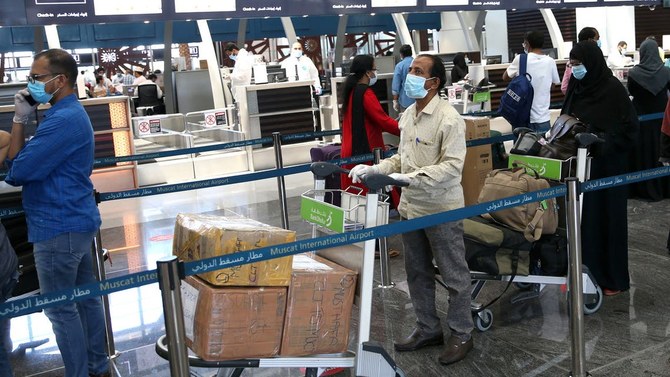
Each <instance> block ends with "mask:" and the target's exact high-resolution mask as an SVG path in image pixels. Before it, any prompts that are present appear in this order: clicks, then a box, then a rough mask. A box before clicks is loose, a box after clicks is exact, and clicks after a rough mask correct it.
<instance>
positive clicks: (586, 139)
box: [575, 132, 605, 148]
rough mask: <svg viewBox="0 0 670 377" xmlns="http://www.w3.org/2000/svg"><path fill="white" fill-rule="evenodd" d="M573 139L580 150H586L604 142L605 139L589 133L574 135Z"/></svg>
mask: <svg viewBox="0 0 670 377" xmlns="http://www.w3.org/2000/svg"><path fill="white" fill-rule="evenodd" d="M575 139H576V140H577V143H579V146H580V147H581V148H588V147H589V146H590V145H592V144H600V143H604V142H605V139H603V138H601V137H599V136H598V135H596V134H592V133H589V132H580V133H578V134H577V135H575Z"/></svg>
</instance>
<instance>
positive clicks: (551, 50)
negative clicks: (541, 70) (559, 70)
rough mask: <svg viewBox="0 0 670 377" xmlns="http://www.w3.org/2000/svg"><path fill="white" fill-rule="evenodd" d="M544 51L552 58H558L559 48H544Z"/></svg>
mask: <svg viewBox="0 0 670 377" xmlns="http://www.w3.org/2000/svg"><path fill="white" fill-rule="evenodd" d="M542 53H544V54H545V55H547V56H549V57H550V58H552V59H558V49H557V48H543V49H542Z"/></svg>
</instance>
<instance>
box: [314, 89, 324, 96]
mask: <svg viewBox="0 0 670 377" xmlns="http://www.w3.org/2000/svg"><path fill="white" fill-rule="evenodd" d="M321 93H323V89H321V88H315V89H314V94H316V95H317V96H320V95H321Z"/></svg>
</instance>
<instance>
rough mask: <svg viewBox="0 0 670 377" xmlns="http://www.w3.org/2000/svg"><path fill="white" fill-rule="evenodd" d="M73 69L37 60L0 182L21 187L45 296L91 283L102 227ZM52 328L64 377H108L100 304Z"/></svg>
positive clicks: (57, 53)
mask: <svg viewBox="0 0 670 377" xmlns="http://www.w3.org/2000/svg"><path fill="white" fill-rule="evenodd" d="M77 72H78V71H77V63H76V62H75V60H74V59H73V58H72V56H71V55H70V54H69V53H67V52H66V51H64V50H61V49H50V50H46V51H42V52H40V53H39V54H37V55H35V57H34V61H33V64H32V66H31V68H30V75H29V77H28V88H27V89H22V90H20V91H19V92H18V93H17V94H16V95H15V97H14V119H13V124H12V132H11V137H10V145H9V154H8V158H9V165H10V166H9V173H8V175H7V178H6V179H5V182H7V183H8V184H10V185H13V186H23V209H24V211H25V213H26V221H27V223H28V240H29V241H30V242H32V243H33V250H34V255H35V267H36V269H37V276H38V279H39V283H40V290H41V292H42V293H43V294H44V293H50V292H53V291H58V290H62V289H67V288H72V287H75V286H78V285H82V284H88V283H93V282H95V281H96V279H95V276H94V274H93V258H92V255H91V245H92V244H93V237H94V235H95V234H96V232H97V229H98V228H99V227H100V213H99V212H98V208H97V206H96V203H95V198H94V197H93V183H92V182H91V179H90V175H91V172H92V170H93V150H94V143H93V127H92V126H91V121H90V119H89V117H88V114H87V113H86V111H85V110H84V107H83V106H82V105H81V104H80V103H79V101H78V100H77V97H76V95H75V90H74V86H75V83H76V79H77ZM28 96H31V97H32V98H33V99H34V100H35V101H36V102H37V104H39V103H50V104H51V108H50V109H49V110H47V111H46V112H45V114H44V119H43V120H42V121H41V122H40V125H39V127H38V128H37V131H36V132H35V136H34V137H33V138H32V139H30V140H29V141H28V142H27V143H26V142H25V134H24V127H25V124H26V123H28V120H29V118H30V115H31V114H32V113H33V112H34V109H35V107H36V106H37V104H35V105H30V103H29V102H28V101H27V99H26V97H28ZM44 313H45V314H46V316H47V317H48V318H49V320H50V321H51V324H52V327H53V331H54V334H55V335H56V342H57V343H58V348H59V350H60V353H61V356H62V358H63V364H64V365H65V376H66V377H89V376H96V377H97V376H109V373H110V371H109V363H108V359H107V355H106V352H105V320H104V315H103V311H102V304H101V301H100V298H99V297H95V298H88V299H85V300H82V301H79V302H76V303H75V302H67V303H65V304H64V305H60V306H57V307H53V308H48V309H45V310H44Z"/></svg>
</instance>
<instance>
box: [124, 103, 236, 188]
mask: <svg viewBox="0 0 670 377" xmlns="http://www.w3.org/2000/svg"><path fill="white" fill-rule="evenodd" d="M225 112H226V109H219V110H217V109H213V110H205V111H198V112H193V113H189V114H186V116H184V115H183V114H167V115H153V116H147V117H135V118H133V134H134V136H135V137H134V145H135V149H136V151H137V153H138V154H145V153H160V152H167V151H175V150H183V149H189V148H195V147H204V146H208V145H214V144H222V143H228V142H234V141H241V140H244V135H243V134H242V133H241V132H239V131H237V130H236V129H235V127H234V126H229V125H228V124H227V123H222V124H217V122H216V120H215V121H214V122H212V123H210V122H208V121H207V119H209V118H211V117H216V115H217V114H222V113H223V114H225ZM224 118H225V116H224ZM247 168H248V160H247V152H246V150H245V149H244V148H231V149H220V150H214V151H209V152H202V153H188V154H179V155H176V156H168V157H156V158H152V159H148V160H144V161H140V162H139V163H138V166H137V171H138V179H139V185H140V186H148V185H157V184H166V183H168V184H171V183H180V182H187V181H191V180H202V179H208V178H213V177H221V176H224V175H230V174H235V173H240V172H244V171H247Z"/></svg>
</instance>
